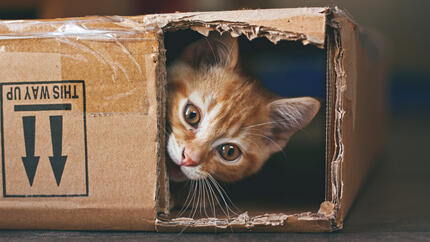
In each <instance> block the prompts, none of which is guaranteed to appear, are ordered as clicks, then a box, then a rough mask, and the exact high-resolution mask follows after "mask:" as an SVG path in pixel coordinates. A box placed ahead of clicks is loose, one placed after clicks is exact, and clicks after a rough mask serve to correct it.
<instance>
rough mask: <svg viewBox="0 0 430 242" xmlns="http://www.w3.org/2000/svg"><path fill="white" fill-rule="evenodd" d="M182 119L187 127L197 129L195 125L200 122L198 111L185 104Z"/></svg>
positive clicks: (194, 107)
mask: <svg viewBox="0 0 430 242" xmlns="http://www.w3.org/2000/svg"><path fill="white" fill-rule="evenodd" d="M184 119H185V121H186V122H187V123H188V124H189V125H191V126H193V127H194V128H197V125H198V124H199V122H200V112H199V109H198V108H197V107H196V106H194V105H193V104H187V106H185V109H184Z"/></svg>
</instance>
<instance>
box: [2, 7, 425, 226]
mask: <svg viewBox="0 0 430 242" xmlns="http://www.w3.org/2000/svg"><path fill="white" fill-rule="evenodd" d="M321 6H339V7H340V8H342V9H346V10H347V11H348V12H349V13H350V14H351V15H352V16H353V17H354V19H355V21H356V22H357V23H359V24H360V25H361V26H363V27H365V28H367V29H372V30H376V31H378V32H380V33H381V34H382V35H383V36H384V37H385V39H386V40H387V41H386V43H387V46H385V47H386V48H387V49H388V50H389V53H390V54H389V60H390V70H389V76H388V78H389V85H388V87H387V88H388V90H387V93H388V96H387V101H388V103H389V105H388V109H389V112H388V113H389V114H390V122H389V123H387V127H388V131H389V132H388V134H387V144H386V152H385V154H384V155H383V157H382V158H381V162H379V164H380V165H378V166H377V167H376V169H374V172H373V175H372V176H371V178H370V179H369V182H368V186H367V187H366V189H364V190H363V192H362V194H361V196H360V197H359V199H358V202H357V203H356V205H355V207H353V209H352V211H351V215H350V217H351V219H350V220H348V221H347V224H346V227H345V230H346V231H348V230H349V231H363V230H364V231H388V232H390V231H430V209H429V208H428V204H430V189H428V187H429V185H430V176H429V174H430V158H429V157H430V155H428V154H427V151H428V149H429V144H428V138H429V137H430V60H429V58H430V55H429V51H428V48H429V47H428V45H429V44H430V28H429V26H428V24H429V23H430V14H429V10H430V1H422V0H409V1H394V0H378V1H374V0H361V1H340V0H332V1H327V0H198V1H192V0H156V1H144V0H91V1H89V0H74V1H67V0H1V1H0V19H31V18H59V17H78V16H87V15H141V14H151V13H170V12H175V11H181V12H184V11H212V10H234V9H255V8H290V7H321ZM363 215H365V216H363ZM348 225H349V226H348Z"/></svg>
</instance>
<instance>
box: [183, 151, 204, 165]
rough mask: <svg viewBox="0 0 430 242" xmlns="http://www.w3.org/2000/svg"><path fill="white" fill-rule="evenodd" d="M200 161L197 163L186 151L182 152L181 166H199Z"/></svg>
mask: <svg viewBox="0 0 430 242" xmlns="http://www.w3.org/2000/svg"><path fill="white" fill-rule="evenodd" d="M199 164H200V162H199V161H195V160H193V159H192V158H191V156H190V155H189V154H188V152H186V151H185V150H184V151H183V152H182V161H181V166H197V165H199Z"/></svg>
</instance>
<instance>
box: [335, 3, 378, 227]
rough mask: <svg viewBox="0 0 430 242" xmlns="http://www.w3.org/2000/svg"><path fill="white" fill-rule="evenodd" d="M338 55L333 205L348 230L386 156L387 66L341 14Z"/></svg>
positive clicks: (337, 29)
mask: <svg viewBox="0 0 430 242" xmlns="http://www.w3.org/2000/svg"><path fill="white" fill-rule="evenodd" d="M331 25H332V27H334V29H333V30H334V38H335V44H336V45H337V50H336V53H335V58H334V59H333V63H331V64H332V65H334V70H335V72H336V103H335V138H334V139H335V141H336V148H335V152H334V155H333V161H332V165H331V168H332V179H331V180H332V194H333V195H332V200H333V201H334V203H335V204H339V202H340V210H339V214H338V217H337V222H338V224H339V225H341V224H342V221H343V218H344V217H345V216H346V213H347V212H348V210H349V208H350V207H351V205H352V203H353V201H354V199H355V197H356V195H357V193H358V191H359V189H360V187H361V185H362V184H363V181H364V178H365V177H366V173H367V172H368V170H369V168H370V167H371V165H372V162H374V161H375V159H376V158H377V154H378V151H380V150H381V145H382V134H383V131H384V124H385V122H384V121H385V119H384V118H385V115H384V114H385V105H384V104H385V100H384V84H385V79H384V78H385V70H386V68H385V63H384V59H383V58H382V50H381V49H378V48H377V47H376V46H377V45H376V42H374V41H372V39H371V38H370V36H368V35H366V33H364V32H360V30H359V28H358V26H357V25H356V24H355V23H353V22H352V21H351V20H350V19H349V18H347V17H345V16H344V15H343V14H342V13H341V12H337V13H336V14H335V17H334V18H333V19H332V21H331Z"/></svg>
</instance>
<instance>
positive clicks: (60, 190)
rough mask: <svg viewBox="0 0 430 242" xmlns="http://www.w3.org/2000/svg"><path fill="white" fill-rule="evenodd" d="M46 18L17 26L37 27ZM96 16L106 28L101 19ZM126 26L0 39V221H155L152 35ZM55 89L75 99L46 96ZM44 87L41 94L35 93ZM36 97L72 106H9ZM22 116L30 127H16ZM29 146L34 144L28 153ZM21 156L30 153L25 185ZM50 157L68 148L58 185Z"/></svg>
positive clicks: (17, 224)
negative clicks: (32, 165) (98, 32)
mask: <svg viewBox="0 0 430 242" xmlns="http://www.w3.org/2000/svg"><path fill="white" fill-rule="evenodd" d="M86 21H87V22H86V23H87V24H90V23H91V21H90V20H89V19H88V20H86ZM45 23H46V22H44V23H41V24H35V25H32V26H31V28H30V29H25V31H28V32H30V33H31V30H38V29H39V28H44V27H45V26H46V25H45ZM104 24H105V25H108V26H109V21H107V22H106V23H104ZM0 25H1V24H0ZM78 25H79V24H78ZM69 27H71V28H73V26H72V24H71V25H70V26H69ZM130 30H132V28H130V29H129V30H126V29H125V30H123V31H124V32H125V33H126V34H127V38H123V36H121V35H119V36H114V35H110V34H106V36H105V37H106V39H105V38H101V37H100V36H96V37H94V36H88V35H85V34H84V35H83V36H82V38H84V40H80V39H79V34H78V35H77V36H75V37H67V36H59V37H56V38H52V37H49V38H22V39H20V38H18V39H17V38H15V39H11V38H5V37H4V36H3V37H4V38H3V39H2V38H1V37H0V46H1V49H2V52H1V53H0V60H4V61H2V62H1V63H2V64H1V65H0V68H1V71H0V73H2V74H1V82H2V90H3V91H2V111H3V114H2V119H3V123H2V124H3V125H2V126H3V130H4V131H3V137H2V140H3V142H2V143H3V148H4V149H3V150H4V153H3V154H2V156H3V157H4V161H3V164H4V166H3V167H2V168H3V175H2V179H3V186H2V193H3V196H2V198H0V211H1V212H0V214H1V215H0V216H1V219H0V220H1V221H2V222H1V223H0V227H2V228H51V229H131V230H134V229H144V230H153V229H154V226H153V221H154V219H155V215H156V211H155V208H156V200H155V196H156V185H157V182H156V181H157V166H158V162H157V161H158V160H159V158H158V154H159V152H160V151H159V149H160V143H161V140H160V138H159V136H158V135H159V133H158V122H159V117H160V116H159V115H160V113H161V110H160V106H161V105H160V104H159V102H158V98H159V91H158V89H159V88H160V87H158V86H157V78H158V73H157V72H156V69H157V64H158V56H157V50H158V44H159V42H158V39H157V37H156V35H155V34H153V33H149V32H141V33H136V34H133V35H131V34H130V33H131V32H130ZM126 31H129V33H127V32H126ZM19 36H20V35H19V34H16V35H14V37H19ZM6 60H7V61H6ZM55 87H57V88H58V89H57V91H58V90H60V89H59V88H61V87H64V88H69V90H71V91H72V94H71V96H73V95H75V96H77V98H73V97H71V96H70V95H69V96H67V94H64V96H63V97H61V96H59V97H57V98H54V95H55V93H54V88H55ZM10 88H12V90H13V91H14V92H15V89H17V88H19V89H18V90H20V91H19V92H17V93H18V94H16V95H18V96H17V100H9V99H8V98H7V97H8V92H10ZM43 88H46V89H45V91H47V92H48V94H46V93H45V94H44V96H42V94H41V93H37V94H35V90H36V89H40V92H41V91H42V89H43ZM27 90H28V91H27ZM75 92H76V94H75ZM60 93H61V91H60ZM27 94H29V97H28V98H27V96H26V95H27ZM46 95H48V96H46ZM36 104H37V105H41V104H42V105H46V104H71V110H55V111H14V107H15V108H16V106H17V105H36ZM24 117H26V118H27V124H24V121H23V120H24ZM31 117H32V118H31ZM52 117H61V120H60V121H59V119H56V121H55V119H52V120H51V118H52ZM28 118H30V119H28ZM28 122H29V123H28ZM55 122H57V124H55ZM58 122H60V123H61V124H60V125H61V127H60V130H61V131H60V133H61V134H60V137H61V138H60V139H61V140H62V145H61V148H60V151H59V152H58V147H57V148H55V147H54V145H52V143H54V142H53V141H52V142H51V139H53V138H52V135H53V133H57V135H58V131H53V127H54V126H56V127H58ZM31 123H35V124H33V127H34V129H33V131H31V128H30V130H27V131H25V130H24V128H23V126H24V125H27V126H28V127H30V126H32V124H31ZM26 133H27V134H26ZM31 133H35V134H34V138H33V140H34V142H33V143H34V144H29V145H28V147H27V144H26V143H25V142H24V137H25V136H28V135H31ZM31 139H32V138H30V140H31ZM31 147H34V148H33V149H34V151H28V150H30V149H32V148H31ZM55 150H57V151H55ZM28 152H29V154H28ZM26 153H27V154H26ZM24 156H27V157H39V158H38V164H37V168H36V171H35V172H34V180H33V184H32V186H29V179H27V176H26V172H25V169H24V166H23V161H22V157H24ZM55 156H57V157H58V156H67V158H66V162H65V166H64V170H63V173H62V175H61V176H60V177H61V180H60V182H59V185H58V184H57V183H56V179H55V178H56V177H55V174H54V172H53V168H51V163H50V159H51V158H52V157H55ZM57 159H58V158H57ZM33 160H34V158H33ZM54 162H58V160H54Z"/></svg>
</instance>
